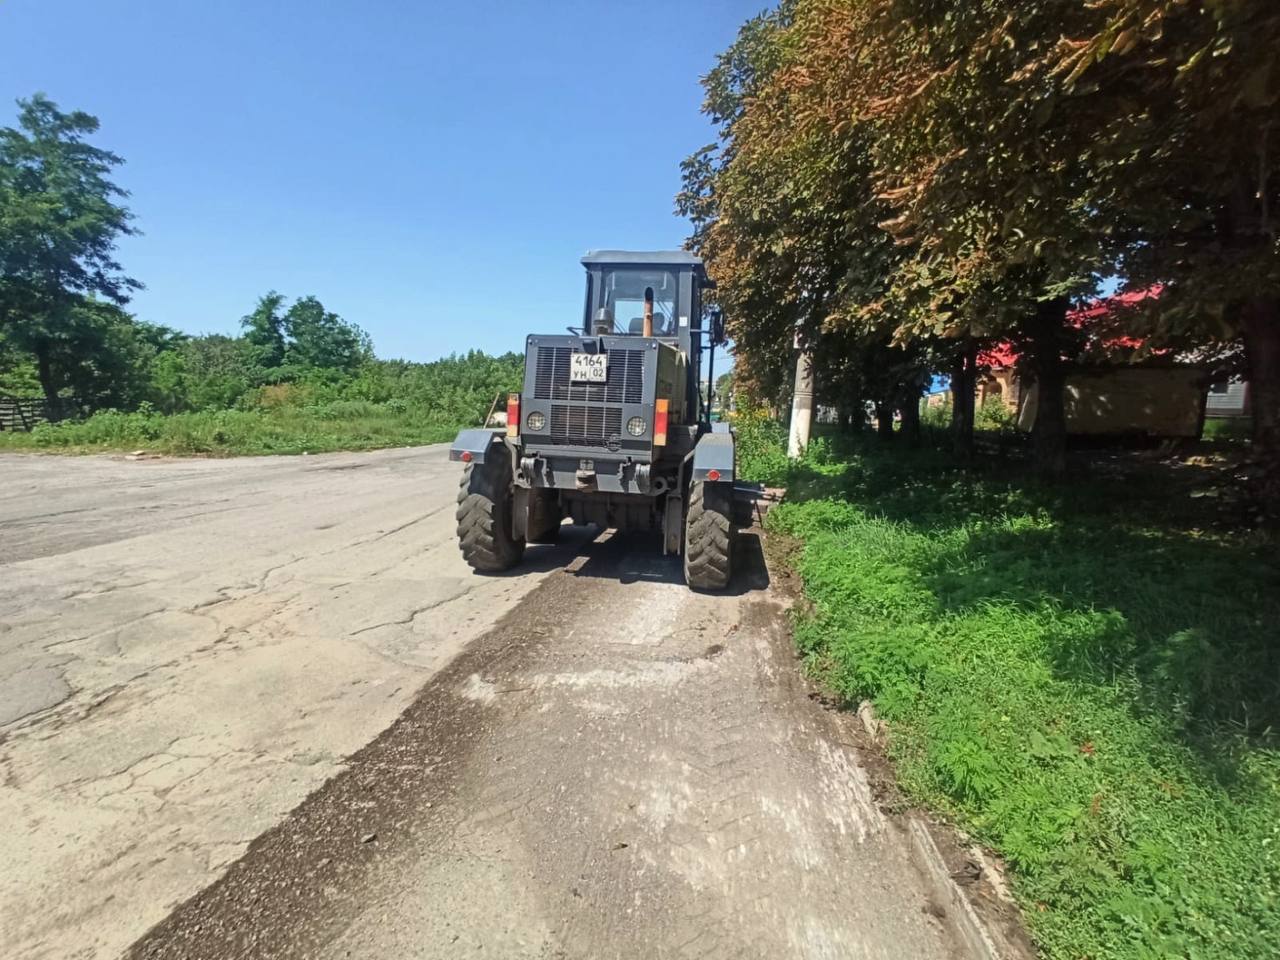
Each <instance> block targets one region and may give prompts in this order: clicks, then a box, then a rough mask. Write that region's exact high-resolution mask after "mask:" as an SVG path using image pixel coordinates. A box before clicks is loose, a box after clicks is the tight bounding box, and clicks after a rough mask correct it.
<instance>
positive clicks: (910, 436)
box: [898, 391, 920, 447]
mask: <svg viewBox="0 0 1280 960" xmlns="http://www.w3.org/2000/svg"><path fill="white" fill-rule="evenodd" d="M898 409H899V411H901V413H902V435H903V437H905V438H906V441H907V443H909V444H910V445H911V446H913V447H915V446H919V445H920V396H919V395H918V394H917V393H915V391H911V392H910V393H908V394H907V396H906V397H905V398H904V399H903V401H902V406H901V407H899V408H898Z"/></svg>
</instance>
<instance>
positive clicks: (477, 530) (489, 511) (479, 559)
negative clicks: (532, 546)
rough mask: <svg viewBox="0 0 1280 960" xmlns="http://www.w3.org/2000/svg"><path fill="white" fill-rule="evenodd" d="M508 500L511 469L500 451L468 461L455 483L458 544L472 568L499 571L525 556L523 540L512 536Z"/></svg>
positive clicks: (479, 570)
mask: <svg viewBox="0 0 1280 960" xmlns="http://www.w3.org/2000/svg"><path fill="white" fill-rule="evenodd" d="M511 500H512V494H511V471H510V469H509V467H508V465H507V462H506V457H505V456H504V455H503V453H502V452H501V451H500V450H491V451H489V456H488V457H487V458H486V459H485V462H484V463H469V464H467V467H466V469H465V470H464V471H463V472H462V482H461V483H460V484H459V486H458V513H457V518H458V545H459V546H460V547H461V548H462V559H464V560H466V561H467V564H468V565H469V566H470V567H471V569H472V570H476V571H478V572H480V573H501V572H502V571H503V570H510V569H511V568H512V567H514V566H515V565H516V564H517V563H519V562H520V559H521V558H522V557H523V556H524V541H523V540H517V539H516V538H515V537H513V536H512V535H511Z"/></svg>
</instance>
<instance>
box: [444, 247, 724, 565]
mask: <svg viewBox="0 0 1280 960" xmlns="http://www.w3.org/2000/svg"><path fill="white" fill-rule="evenodd" d="M582 265H583V266H584V267H585V268H586V299H585V304H584V307H583V311H582V320H581V323H580V324H575V325H573V326H571V327H569V332H568V333H566V334H535V335H532V336H530V337H529V338H528V340H527V341H526V345H525V367H524V385H523V390H522V391H521V392H520V393H518V394H511V395H510V396H509V397H508V398H507V410H506V426H505V428H504V429H500V430H491V429H471V430H463V431H462V432H461V433H459V434H458V437H457V439H456V440H455V441H454V443H453V446H452V448H451V449H450V452H449V457H450V459H451V460H456V461H460V462H462V463H463V464H465V468H464V470H463V473H462V480H461V487H460V489H459V491H458V511H457V519H458V542H459V545H460V546H461V549H462V555H463V557H464V558H465V559H466V561H467V563H468V564H469V565H470V566H471V567H472V568H473V569H475V570H477V571H480V572H486V573H493V572H498V571H502V570H507V569H510V568H511V567H513V566H515V565H516V564H517V563H519V562H520V560H521V558H522V557H523V555H524V550H525V545H526V544H528V543H548V542H552V541H554V540H555V539H556V538H557V536H558V535H559V532H560V528H561V525H562V524H563V523H564V521H565V520H566V518H567V519H570V520H571V521H572V522H573V523H575V524H594V525H596V526H597V527H600V528H603V529H611V530H618V531H637V530H654V531H658V532H660V534H661V540H662V546H663V552H664V553H666V554H677V555H681V556H683V562H684V577H685V581H686V582H687V583H688V585H689V586H690V587H691V588H693V589H695V590H721V589H723V588H725V587H726V586H728V584H729V581H730V577H731V574H732V564H733V544H734V529H735V528H734V513H735V511H734V436H733V431H732V430H731V429H730V427H729V425H728V424H727V423H721V422H712V419H711V405H712V392H711V391H712V390H713V389H714V383H715V380H714V362H715V348H716V347H717V346H719V345H721V344H723V343H724V325H723V323H722V321H721V318H720V314H719V311H718V310H716V309H714V308H711V307H708V306H707V305H705V304H704V302H703V299H704V294H705V292H706V291H707V290H708V289H710V288H711V287H712V286H713V284H712V283H711V281H710V280H709V279H708V278H707V275H706V271H705V269H704V268H703V265H702V261H701V260H700V259H699V258H698V257H696V256H694V255H693V254H691V253H688V252H687V251H682V250H677V251H665V252H644V253H642V252H634V251H621V250H601V251H594V252H592V253H589V254H587V256H586V257H584V258H583V260H582ZM704 358H705V368H706V381H705V382H706V384H707V387H706V392H705V393H704V390H703V386H702V384H703V382H704V381H703V379H702V377H701V374H702V372H703V368H704Z"/></svg>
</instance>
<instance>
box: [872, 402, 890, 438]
mask: <svg viewBox="0 0 1280 960" xmlns="http://www.w3.org/2000/svg"><path fill="white" fill-rule="evenodd" d="M876 435H877V436H878V437H879V438H880V439H881V440H892V439H893V404H892V403H889V402H888V401H887V400H885V401H877V403H876Z"/></svg>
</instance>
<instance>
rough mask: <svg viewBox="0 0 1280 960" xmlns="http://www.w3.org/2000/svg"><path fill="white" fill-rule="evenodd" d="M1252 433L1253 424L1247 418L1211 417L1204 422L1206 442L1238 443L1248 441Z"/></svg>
mask: <svg viewBox="0 0 1280 960" xmlns="http://www.w3.org/2000/svg"><path fill="white" fill-rule="evenodd" d="M1252 433H1253V424H1252V423H1251V422H1250V421H1249V418H1248V417H1212V418H1209V419H1207V420H1205V422H1204V438H1205V439H1206V440H1226V441H1229V442H1238V441H1242V440H1248V439H1249V436H1250V435H1251V434H1252Z"/></svg>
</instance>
